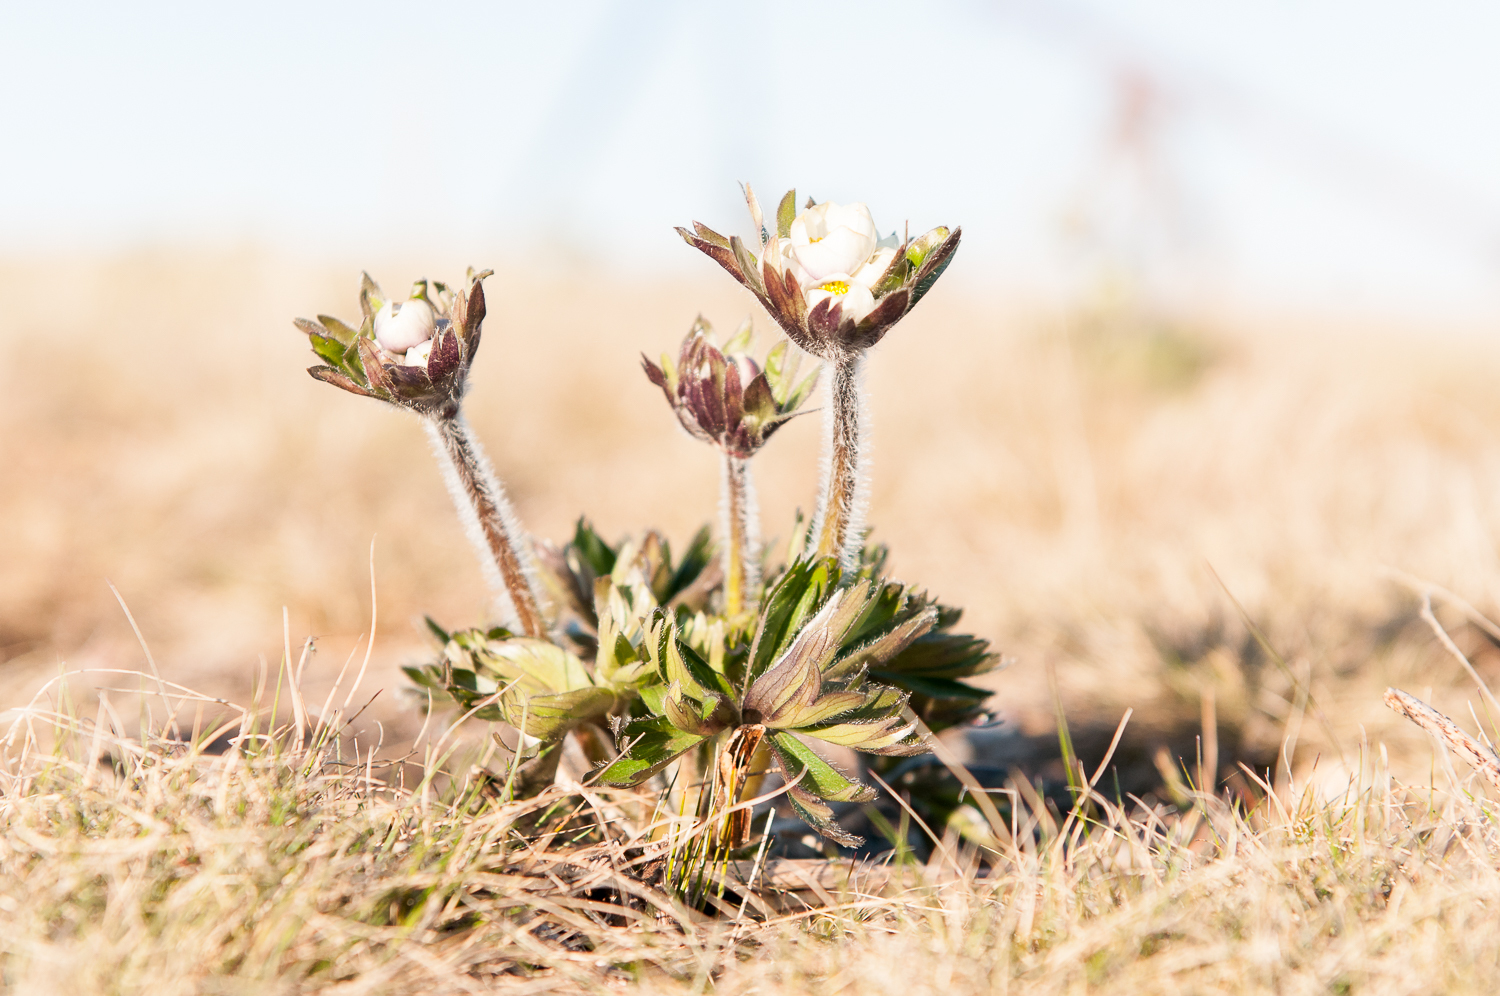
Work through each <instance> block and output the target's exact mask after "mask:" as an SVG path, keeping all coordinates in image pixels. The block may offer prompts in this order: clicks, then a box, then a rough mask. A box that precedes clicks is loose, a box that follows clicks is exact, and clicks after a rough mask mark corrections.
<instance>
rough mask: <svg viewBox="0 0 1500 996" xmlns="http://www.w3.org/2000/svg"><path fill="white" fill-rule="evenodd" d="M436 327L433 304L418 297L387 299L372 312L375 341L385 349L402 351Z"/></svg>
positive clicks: (423, 338) (420, 340) (427, 335)
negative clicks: (389, 300) (373, 313)
mask: <svg viewBox="0 0 1500 996" xmlns="http://www.w3.org/2000/svg"><path fill="white" fill-rule="evenodd" d="M436 328H437V320H436V318H435V317H434V316H433V313H432V306H431V305H429V304H428V303H427V302H426V301H423V300H421V299H420V298H413V299H411V300H410V301H405V302H399V303H398V302H394V301H392V302H388V303H387V304H386V305H385V307H383V308H381V309H380V310H379V311H377V312H376V313H375V341H376V342H379V343H380V345H381V348H383V349H384V350H385V351H386V352H388V353H404V352H406V351H407V350H408V349H411V348H412V347H413V346H415V345H418V344H419V343H423V342H426V341H427V340H428V339H431V338H432V333H433V332H434V331H435V330H436Z"/></svg>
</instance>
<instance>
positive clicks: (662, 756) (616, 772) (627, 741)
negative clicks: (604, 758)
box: [599, 716, 706, 787]
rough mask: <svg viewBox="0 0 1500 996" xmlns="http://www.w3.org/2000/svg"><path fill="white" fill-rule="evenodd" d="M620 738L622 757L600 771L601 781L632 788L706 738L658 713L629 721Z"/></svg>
mask: <svg viewBox="0 0 1500 996" xmlns="http://www.w3.org/2000/svg"><path fill="white" fill-rule="evenodd" d="M618 739H619V741H620V747H621V751H620V756H619V757H617V758H616V759H615V760H614V761H613V762H612V763H611V764H609V765H608V766H607V767H606V768H604V770H603V771H601V772H599V781H600V782H601V783H602V784H604V785H615V786H621V787H629V786H632V785H639V784H640V783H641V782H643V781H645V780H646V779H647V778H650V777H651V776H652V775H654V774H656V773H657V772H658V771H660V770H661V769H662V768H665V767H666V766H667V765H669V764H671V763H672V762H673V761H675V760H676V759H677V758H678V757H680V756H681V755H682V754H684V753H686V752H687V751H689V750H692V749H693V748H694V747H696V746H698V745H699V744H700V743H702V742H703V741H704V740H705V739H706V738H705V737H701V736H698V735H697V734H693V733H684V732H682V731H681V730H679V729H677V728H676V727H675V726H673V725H672V724H671V722H670V721H668V720H667V719H666V718H664V717H660V716H658V717H652V718H650V719H638V720H636V721H635V722H633V723H628V724H626V726H625V728H624V729H623V730H622V731H621V732H620V735H619V738H618Z"/></svg>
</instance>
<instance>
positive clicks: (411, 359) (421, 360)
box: [401, 339, 434, 367]
mask: <svg viewBox="0 0 1500 996" xmlns="http://www.w3.org/2000/svg"><path fill="white" fill-rule="evenodd" d="M433 341H434V340H432V339H428V340H427V341H426V342H419V343H417V344H416V345H415V346H413V347H412V348H410V349H408V350H407V351H406V357H405V359H403V360H402V361H401V362H402V363H404V364H405V365H406V366H409V367H425V366H426V365H427V357H428V356H430V355H431V354H432V343H433Z"/></svg>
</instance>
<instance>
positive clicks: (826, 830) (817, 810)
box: [786, 785, 865, 847]
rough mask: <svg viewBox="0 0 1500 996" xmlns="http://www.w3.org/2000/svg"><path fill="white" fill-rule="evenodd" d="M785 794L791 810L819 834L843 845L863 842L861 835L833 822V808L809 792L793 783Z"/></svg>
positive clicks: (850, 845)
mask: <svg viewBox="0 0 1500 996" xmlns="http://www.w3.org/2000/svg"><path fill="white" fill-rule="evenodd" d="M786 796H787V801H788V802H790V803H791V804H792V810H793V811H794V812H795V813H796V814H797V815H798V816H799V817H801V819H802V821H803V822H804V823H806V824H807V825H808V826H810V827H812V828H813V829H814V830H816V831H817V832H818V834H819V835H820V836H823V837H827V838H828V839H829V840H831V841H834V842H835V843H839V844H843V845H844V846H845V847H858V846H859V845H861V844H863V843H864V842H865V839H864V838H863V837H856V836H855V835H854V834H852V833H850V832H849V831H847V830H845V829H844V828H843V827H841V826H839V825H838V824H837V823H835V822H834V821H833V810H832V809H830V808H829V806H828V804H827V803H825V802H823V801H822V800H820V799H819V798H818V797H817V796H815V795H813V794H812V793H811V792H804V791H803V790H802V789H800V788H798V787H797V786H795V785H794V786H792V787H791V788H790V789H788V790H787V793H786Z"/></svg>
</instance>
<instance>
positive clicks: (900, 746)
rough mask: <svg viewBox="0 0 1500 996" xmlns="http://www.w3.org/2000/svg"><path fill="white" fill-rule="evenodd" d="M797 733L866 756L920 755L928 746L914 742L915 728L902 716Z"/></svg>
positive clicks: (817, 728) (810, 729) (816, 728)
mask: <svg viewBox="0 0 1500 996" xmlns="http://www.w3.org/2000/svg"><path fill="white" fill-rule="evenodd" d="M797 732H798V733H800V734H802V735H803V736H806V737H813V738H815V739H817V740H823V741H826V742H827V743H831V744H838V745H839V746H840V747H848V748H850V749H851V750H858V751H863V752H865V753H866V754H897V755H902V754H908V753H910V754H920V753H922V751H923V750H924V749H926V747H925V745H924V744H921V743H917V742H913V741H912V740H911V739H910V737H911V732H912V724H911V723H908V722H906V721H905V720H903V719H902V718H901V717H900V716H892V717H888V718H886V719H880V720H873V721H868V720H867V721H863V722H858V723H844V722H833V723H826V724H823V725H819V726H805V727H802V728H801V729H799V730H798V731H797Z"/></svg>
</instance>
